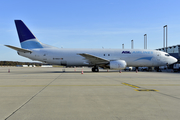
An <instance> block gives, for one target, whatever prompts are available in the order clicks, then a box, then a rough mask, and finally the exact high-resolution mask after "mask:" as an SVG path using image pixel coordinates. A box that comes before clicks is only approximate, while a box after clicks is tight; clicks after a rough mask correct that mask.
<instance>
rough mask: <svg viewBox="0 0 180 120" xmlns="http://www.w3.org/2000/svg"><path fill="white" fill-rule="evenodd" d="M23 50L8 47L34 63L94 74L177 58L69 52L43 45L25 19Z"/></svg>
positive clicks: (20, 30)
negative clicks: (87, 69) (88, 69)
mask: <svg viewBox="0 0 180 120" xmlns="http://www.w3.org/2000/svg"><path fill="white" fill-rule="evenodd" d="M15 24H16V28H17V33H18V35H19V40H20V43H21V48H18V47H14V46H11V45H5V46H7V47H10V48H12V49H14V50H16V51H17V53H18V54H19V55H21V56H24V57H27V58H29V59H31V60H36V61H42V62H45V63H49V64H56V65H62V66H89V67H92V72H98V71H99V67H100V68H103V69H116V70H121V69H124V68H126V66H133V67H158V66H165V65H170V64H173V63H175V62H177V59H176V58H174V57H172V56H170V55H169V54H168V53H165V52H162V51H156V50H146V49H144V50H140V49H65V48H56V47H52V46H49V45H45V44H43V43H41V42H40V41H39V40H38V39H37V38H36V37H35V36H34V35H33V33H32V32H31V31H30V30H29V29H28V27H27V26H26V25H25V24H24V23H23V21H21V20H15Z"/></svg>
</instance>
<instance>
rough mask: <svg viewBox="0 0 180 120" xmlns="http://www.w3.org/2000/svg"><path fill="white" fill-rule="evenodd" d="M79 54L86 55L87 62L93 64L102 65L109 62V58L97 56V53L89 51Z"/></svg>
mask: <svg viewBox="0 0 180 120" xmlns="http://www.w3.org/2000/svg"><path fill="white" fill-rule="evenodd" d="M79 55H81V56H82V57H84V58H85V59H86V60H87V63H89V64H92V65H102V64H107V63H109V60H107V59H104V58H100V57H97V56H95V55H90V54H87V53H80V54H79Z"/></svg>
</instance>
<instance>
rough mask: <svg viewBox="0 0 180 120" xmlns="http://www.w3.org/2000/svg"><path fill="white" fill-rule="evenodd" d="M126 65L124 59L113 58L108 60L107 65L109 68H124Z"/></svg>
mask: <svg viewBox="0 0 180 120" xmlns="http://www.w3.org/2000/svg"><path fill="white" fill-rule="evenodd" d="M126 66H127V63H126V61H124V60H113V61H110V63H109V67H110V69H118V70H120V69H125V68H126Z"/></svg>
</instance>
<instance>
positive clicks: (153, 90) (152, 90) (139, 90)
mask: <svg viewBox="0 0 180 120" xmlns="http://www.w3.org/2000/svg"><path fill="white" fill-rule="evenodd" d="M134 90H135V91H138V92H141V91H151V92H158V90H155V89H134Z"/></svg>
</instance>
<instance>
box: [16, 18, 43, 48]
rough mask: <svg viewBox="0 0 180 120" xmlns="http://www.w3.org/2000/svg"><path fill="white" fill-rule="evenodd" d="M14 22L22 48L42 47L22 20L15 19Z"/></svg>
mask: <svg viewBox="0 0 180 120" xmlns="http://www.w3.org/2000/svg"><path fill="white" fill-rule="evenodd" d="M15 24H16V29H17V33H18V36H19V41H20V43H21V47H22V48H25V49H33V48H43V46H42V44H41V42H40V41H39V40H38V39H37V38H36V37H35V36H34V35H33V33H32V32H31V31H30V30H29V28H28V27H27V26H26V25H25V24H24V22H23V21H22V20H15Z"/></svg>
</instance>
